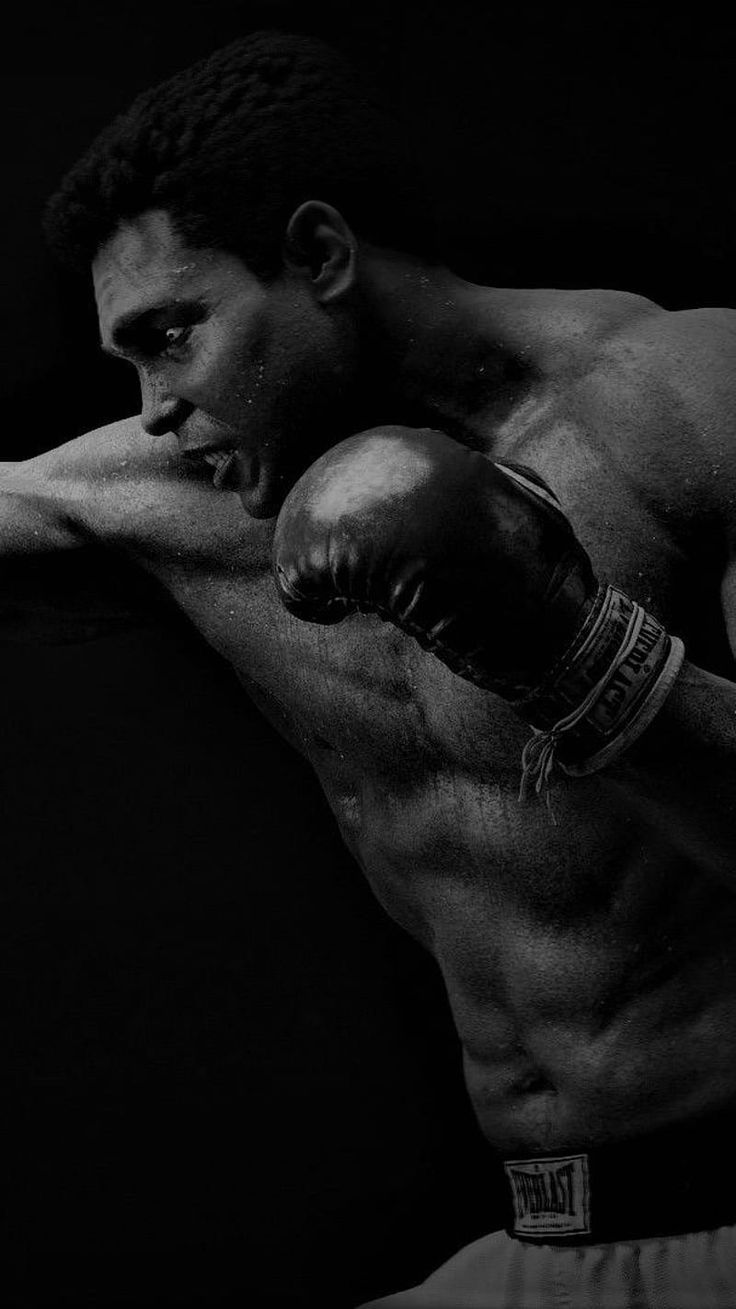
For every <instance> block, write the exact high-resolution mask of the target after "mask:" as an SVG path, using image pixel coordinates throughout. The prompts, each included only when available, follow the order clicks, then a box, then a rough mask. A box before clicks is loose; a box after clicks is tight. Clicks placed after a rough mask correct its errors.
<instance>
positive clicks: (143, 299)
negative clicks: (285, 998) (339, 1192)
mask: <svg viewBox="0 0 736 1309" xmlns="http://www.w3.org/2000/svg"><path fill="white" fill-rule="evenodd" d="M49 229H50V232H51V236H52V240H53V244H54V246H55V248H56V249H57V250H60V251H62V252H65V253H66V255H67V256H68V257H70V258H72V259H73V260H74V261H75V262H76V263H77V264H78V265H79V266H80V267H84V268H85V269H87V270H89V269H91V271H92V277H93V283H94V290H95V296H96V301H97V308H98V317H99V325H100V334H101V340H102V345H103V348H104V349H105V350H107V351H109V352H111V353H113V354H115V355H116V356H119V357H121V358H122V359H124V360H125V361H127V362H128V363H129V364H132V365H133V366H134V367H135V368H136V369H137V372H138V375H139V378H140V385H141V394H142V412H141V415H140V416H134V417H131V418H130V419H127V420H123V421H121V422H119V423H114V424H112V425H110V426H108V427H105V428H103V429H101V430H99V431H96V432H92V433H88V434H86V435H84V436H82V437H80V438H78V439H76V440H74V441H71V442H68V443H67V444H65V445H62V446H59V447H58V448H55V449H49V450H48V452H47V453H45V454H43V455H40V456H38V457H36V458H34V459H30V460H28V461H26V462H23V463H21V464H19V465H17V466H15V467H14V468H13V469H11V470H10V471H6V472H5V474H4V475H3V478H2V483H1V493H2V497H1V499H0V540H1V541H2V546H3V553H4V555H5V557H6V563H5V568H6V570H7V572H8V576H9V577H10V576H12V562H11V557H12V556H13V555H15V556H16V557H21V556H25V555H26V554H28V553H35V554H37V555H38V554H39V553H41V554H42V553H44V552H52V551H54V552H56V551H66V550H80V549H83V550H84V549H87V550H89V549H93V548H95V547H102V548H106V549H108V550H111V551H114V552H116V553H122V554H123V555H125V556H126V557H127V558H128V559H130V560H132V561H134V562H135V563H137V564H138V565H139V566H140V568H142V569H143V570H145V572H146V573H148V574H149V576H150V577H152V578H154V579H155V580H156V581H157V583H158V584H159V585H160V586H161V587H162V588H164V589H165V590H166V591H167V592H168V594H169V596H170V597H172V598H173V600H174V601H175V602H176V604H177V605H178V606H179V607H180V609H181V610H182V611H183V612H184V613H185V614H186V615H187V616H188V617H189V619H190V620H191V621H192V623H193V624H194V625H195V627H196V628H197V629H198V630H199V631H200V632H201V633H202V634H203V635H204V636H205V638H206V639H207V640H208V641H209V642H210V644H211V645H212V646H213V647H214V648H215V649H216V650H217V651H218V652H219V653H220V654H221V655H222V656H223V657H224V658H225V659H227V660H228V661H229V662H230V663H231V665H232V666H233V668H234V669H235V670H236V672H237V674H238V676H239V678H240V680H241V682H242V683H243V685H244V687H245V689H246V690H247V691H248V693H249V694H251V695H252V696H253V697H254V699H255V701H256V703H257V704H258V705H259V706H260V707H261V708H262V709H263V711H264V712H265V713H266V714H267V715H268V716H269V718H270V719H271V721H272V722H273V723H274V724H275V725H276V726H277V728H278V729H279V730H280V731H281V732H282V733H283V734H284V735H285V736H286V737H287V739H288V740H290V741H291V742H292V743H293V745H294V746H295V747H296V749H298V750H299V751H300V752H301V753H302V754H303V755H304V756H305V757H306V758H307V759H308V760H309V761H310V763H311V764H312V766H313V767H314V769H315V771H316V773H317V775H318V777H319V779H320V781H321V784H322V787H323V789H324V792H325V796H326V798H327V801H328V803H329V805H330V807H331V809H332V812H333V814H334V815H335V818H336V820H337V822H338V823H339V825H340V829H341V831H342V834H343V836H344V839H345V842H346V844H347V846H348V848H349V849H350V850H351V852H352V853H353V855H354V856H355V858H356V859H357V861H358V863H359V864H360V866H361V868H362V869H363V871H364V873H365V875H366V877H367V879H368V880H369V882H370V885H371V886H372V888H373V890H374V892H375V894H376V895H377V897H378V898H379V900H380V901H381V903H382V904H383V905H384V906H385V908H386V910H387V911H388V912H389V913H390V914H391V915H392V916H393V918H395V919H396V920H397V921H398V922H399V923H401V924H402V925H403V926H404V927H405V928H406V930H407V931H409V932H410V933H411V934H412V935H413V936H414V937H415V938H416V939H417V940H418V941H420V942H421V943H422V944H424V945H425V946H426V947H427V949H428V950H430V951H431V952H432V954H433V956H434V958H435V959H436V961H437V964H438V967H439V968H440V970H441V972H442V976H443V978H444V982H445V985H446V988H447V994H448V999H449V1003H450V1005H451V1008H452V1012H453V1015H454V1019H455V1022H456V1026H457V1031H458V1035H459V1039H460V1042H461V1044H462V1050H463V1064H464V1071H465V1078H466V1083H467V1088H468V1092H469V1095H470V1097H471V1100H472V1103H473V1105H474V1108H475V1112H476V1115H477V1118H478V1121H479V1123H480V1126H481V1128H482V1130H483V1132H484V1134H485V1136H486V1138H487V1140H488V1142H489V1143H490V1147H491V1149H490V1151H489V1161H488V1168H489V1183H490V1177H491V1174H493V1175H497V1176H498V1177H499V1178H500V1179H501V1180H502V1183H503V1186H504V1187H505V1195H506V1212H505V1215H504V1227H503V1229H502V1230H499V1231H498V1232H494V1233H491V1234H489V1235H488V1236H487V1237H484V1238H483V1239H482V1240H480V1241H479V1242H476V1243H474V1244H473V1245H471V1246H470V1247H468V1248H466V1249H465V1250H463V1251H461V1252H460V1253H459V1254H458V1255H457V1256H455V1257H454V1258H453V1259H451V1260H450V1261H449V1263H445V1264H444V1265H443V1266H442V1267H441V1268H440V1269H439V1270H438V1271H437V1272H435V1273H431V1252H429V1253H428V1267H427V1273H428V1277H427V1279H426V1280H425V1281H424V1282H423V1283H422V1284H420V1285H418V1286H416V1287H415V1288H413V1289H411V1290H407V1291H403V1292H400V1293H398V1294H397V1295H395V1296H392V1297H390V1298H389V1299H388V1300H384V1301H381V1303H382V1304H386V1305H387V1306H388V1305H394V1306H397V1307H398V1306H406V1307H407V1309H408V1306H435V1309H464V1307H465V1306H470V1305H472V1306H477V1307H478V1309H480V1306H484V1307H486V1306H488V1307H489V1309H490V1306H509V1309H511V1306H513V1309H519V1307H520V1306H524V1307H525V1309H530V1307H531V1306H536V1305H540V1306H541V1305H545V1306H546V1305H549V1304H551V1303H563V1302H564V1303H566V1304H571V1305H572V1304H579V1305H581V1306H582V1305H585V1306H594V1305H601V1306H602V1305H613V1304H615V1305H632V1306H633V1305H642V1304H651V1305H655V1304H656V1305H657V1306H661V1309H665V1307H667V1309H675V1307H676V1306H677V1307H678V1309H679V1306H682V1305H684V1304H693V1305H695V1304H697V1305H698V1306H701V1307H702V1309H706V1306H716V1305H733V1303H734V1302H735V1301H736V1226H734V1224H735V1223H736V1189H735V1188H733V1187H732V1186H731V1185H730V1182H729V1178H730V1175H731V1174H730V1169H731V1167H732V1165H733V1163H734V1162H735V1161H736V1152H735V1151H734V1144H733V1140H734V1124H735V1123H736V1023H735V1022H734V1016H735V1014H736V960H735V957H734V956H735V952H734V948H733V932H734V922H735V920H736V895H735V894H734V892H735V890H736V882H735V880H734V879H735V876H736V864H735V861H734V852H735V851H736V769H734V761H735V759H736V668H735V666H734V654H733V649H734V640H735V639H736V587H735V585H734V578H735V577H736V571H734V565H733V556H734V540H735V537H736V457H735V456H734V448H735V447H734V442H735V439H736V436H735V433H734V398H735V397H734V392H735V390H736V368H735V367H734V363H735V360H734V341H735V339H736V329H735V325H734V324H735V318H734V314H733V313H732V312H731V311H730V310H727V309H707V310H706V309H703V310H697V311H688V312H682V313H668V312H665V311H664V310H662V309H661V308H659V307H658V306H657V305H655V304H653V303H651V302H650V301H648V300H646V299H644V298H643V297H641V296H637V295H634V294H631V293H623V292H621V293H619V292H609V291H559V292H556V291H535V290H509V289H501V288H494V287H482V286H477V285H474V284H471V283H468V282H467V281H464V280H463V279H461V278H460V277H458V276H456V275H455V274H454V273H453V272H452V271H451V270H450V269H448V268H447V267H446V266H445V265H444V264H443V263H442V261H441V259H440V258H439V256H438V253H437V250H436V248H435V246H434V245H433V237H432V233H431V231H430V229H429V227H428V224H427V218H426V206H425V204H424V202H423V200H422V198H421V195H420V191H419V189H418V187H417V185H416V184H415V182H414V181H413V180H412V177H411V174H410V171H409V170H408V169H407V165H406V161H405V160H404V159H403V157H401V156H400V154H399V152H398V148H397V147H396V144H395V139H394V135H393V133H392V130H391V129H390V128H387V127H386V125H385V123H384V121H383V119H382V118H381V117H380V115H379V113H378V111H377V110H376V109H375V108H374V107H373V106H371V105H370V104H369V103H368V102H367V101H366V100H365V98H364V97H363V95H362V93H361V92H360V91H359V90H358V89H357V88H356V83H355V79H354V77H353V75H352V74H351V73H350V72H349V71H348V70H345V68H344V67H343V66H342V64H341V63H340V61H339V59H338V58H337V56H335V55H334V54H333V53H331V52H330V51H328V50H327V49H326V48H325V47H322V46H321V45H319V44H318V43H314V42H310V41H307V40H305V39H303V38H297V37H289V36H283V35H282V36H279V35H273V34H266V35H262V34H258V35H256V36H253V37H250V38H248V39H246V40H245V41H243V42H240V43H236V45H235V46H233V47H228V48H227V49H226V50H224V51H221V52H218V53H216V54H215V55H214V56H212V57H211V58H210V59H209V60H207V61H204V62H203V63H202V64H200V65H197V66H195V68H193V69H190V70H187V71H185V72H184V73H182V74H179V75H177V77H175V78H173V79H172V80H170V81H169V82H168V83H166V84H165V85H164V86H162V87H158V88H155V89H154V91H152V92H149V93H145V94H144V96H143V97H141V98H139V100H137V101H136V102H135V104H134V105H133V106H132V107H131V109H130V110H129V111H127V113H126V114H124V115H122V116H121V118H120V119H118V120H116V123H115V124H113V125H112V126H111V127H110V129H108V131H107V132H106V133H104V134H103V136H102V137H101V138H100V139H99V140H98V141H97V142H96V143H95V144H94V145H93V146H92V148H91V150H90V152H88V154H87V155H86V156H85V158H84V159H83V160H82V161H80V162H79V164H78V165H76V167H75V168H74V169H73V170H72V171H71V173H70V174H69V176H68V178H67V179H66V180H65V182H64V184H63V185H62V187H61V189H60V191H59V193H58V194H57V196H56V198H55V199H54V200H53V201H52V204H51V206H50V211H49ZM51 443H52V441H51V440H50V442H49V444H50V445H51ZM287 803H288V801H287V800H286V798H285V804H287ZM355 1130H356V1131H360V1123H359V1122H356V1124H355ZM489 1190H490V1184H489ZM448 1203H451V1198H450V1197H448ZM387 1289H388V1288H387ZM376 1303H378V1302H376Z"/></svg>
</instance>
